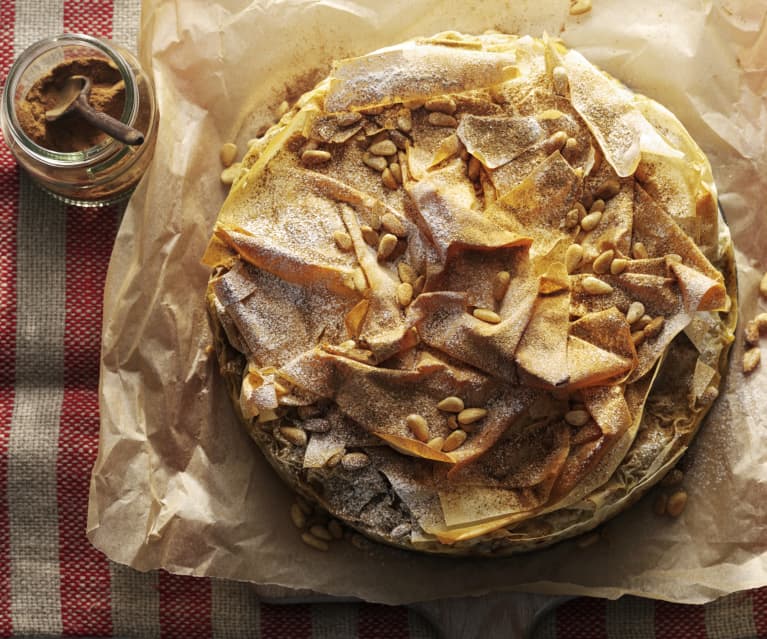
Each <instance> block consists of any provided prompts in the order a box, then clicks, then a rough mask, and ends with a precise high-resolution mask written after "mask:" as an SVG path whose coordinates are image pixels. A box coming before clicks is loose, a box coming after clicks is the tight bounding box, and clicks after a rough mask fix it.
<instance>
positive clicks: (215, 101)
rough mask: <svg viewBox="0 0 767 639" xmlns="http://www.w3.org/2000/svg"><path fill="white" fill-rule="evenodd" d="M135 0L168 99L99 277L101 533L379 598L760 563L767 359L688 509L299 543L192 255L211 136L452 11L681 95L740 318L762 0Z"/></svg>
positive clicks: (762, 119) (647, 589) (715, 571)
mask: <svg viewBox="0 0 767 639" xmlns="http://www.w3.org/2000/svg"><path fill="white" fill-rule="evenodd" d="M593 3H594V7H593V10H592V11H591V12H590V13H588V14H585V15H582V16H578V17H573V16H570V15H569V13H568V0H549V1H541V2H533V1H532V0H528V1H526V2H506V1H505V0H504V1H501V0H485V1H484V2H482V3H479V4H477V3H456V2H447V1H445V2H435V1H434V0H407V1H406V2H405V1H402V0H389V2H386V3H381V2H377V1H376V0H357V1H353V0H285V1H281V2H276V1H274V0H252V1H251V2H247V1H245V0H218V1H215V2H209V1H208V0H183V1H181V0H145V1H144V4H143V17H142V25H141V47H140V49H141V50H140V56H141V59H142V62H143V64H144V65H145V67H146V68H147V69H149V70H151V71H152V73H153V76H154V79H155V83H156V88H157V94H158V100H159V105H160V110H161V123H160V131H159V139H158V144H157V150H156V152H155V157H154V161H153V164H152V166H151V168H150V170H149V172H148V174H147V175H146V176H145V178H144V180H143V182H142V183H141V185H140V187H139V189H138V190H137V192H136V193H135V194H134V196H133V199H132V201H131V203H130V205H129V207H128V210H127V212H126V214H125V218H124V221H123V223H122V226H121V229H120V232H119V235H118V237H117V242H116V245H115V249H114V253H113V256H112V261H111V264H110V268H109V274H108V279H107V286H106V294H105V300H104V326H103V359H102V375H101V441H100V450H99V456H98V460H97V462H96V465H95V468H94V471H93V478H92V483H91V494H90V510H89V521H88V536H89V538H90V539H91V541H92V542H93V544H94V545H95V546H96V547H98V548H99V549H101V550H102V551H103V552H105V553H106V554H107V555H108V556H109V557H110V558H111V559H113V560H115V561H117V562H121V563H125V564H129V565H131V566H133V567H134V568H137V569H139V570H148V569H152V568H160V567H161V568H164V569H167V570H169V571H172V572H177V573H185V574H194V575H211V576H215V577H222V578H231V579H238V580H247V581H251V582H254V583H259V584H277V585H282V586H287V587H291V588H310V589H312V590H314V591H317V592H323V593H328V594H334V595H353V596H357V597H361V598H364V599H368V600H372V601H379V602H385V603H408V602H413V601H419V600H428V599H436V598H442V597H449V596H467V595H476V594H481V593H485V592H490V591H499V590H504V589H506V590H523V591H528V592H540V593H550V594H588V595H595V596H604V597H618V596H620V595H621V594H624V593H633V594H639V595H643V596H647V597H654V598H661V599H666V600H671V601H678V602H690V603H700V602H704V601H707V600H711V599H713V598H716V597H718V596H720V595H722V594H724V593H728V592H732V591H736V590H740V589H745V588H750V587H756V586H761V585H764V584H767V436H766V435H767V417H765V406H767V402H766V401H765V400H766V398H767V385H766V384H765V381H767V365H764V364H763V365H762V367H761V369H760V370H759V371H758V372H756V373H755V374H753V375H751V376H750V377H747V378H746V377H744V376H743V375H742V373H741V372H740V367H739V362H740V357H741V355H742V350H743V347H742V335H741V333H740V332H739V334H738V343H737V345H736V346H735V348H734V352H733V357H732V367H731V369H732V370H731V372H730V374H729V376H728V379H727V384H726V387H725V388H724V389H723V393H722V397H721V399H720V401H719V402H718V404H717V406H716V409H715V410H714V412H713V414H712V415H711V417H710V419H709V420H708V421H707V423H705V424H704V426H703V428H702V431H701V432H700V435H699V436H698V439H697V441H696V443H695V445H694V447H693V449H692V450H691V451H690V453H689V454H688V457H690V458H691V459H689V461H690V469H689V472H688V474H687V478H686V480H685V487H686V489H687V490H688V491H689V493H690V499H689V502H688V506H687V509H686V510H685V512H684V514H683V515H682V517H681V518H679V519H678V520H671V519H668V518H662V519H661V518H658V517H656V516H654V515H653V514H652V512H651V503H650V502H651V499H644V500H643V501H641V502H640V503H639V504H637V505H636V506H635V507H634V508H632V509H631V510H629V511H628V512H626V513H625V514H623V515H621V516H620V517H618V518H617V519H615V520H613V521H611V522H610V523H608V524H607V525H606V526H605V530H604V539H603V540H602V541H600V542H599V543H597V544H595V545H593V546H590V547H588V548H585V549H581V548H578V546H577V544H576V543H575V542H565V543H563V544H560V545H558V546H556V547H554V548H552V549H550V550H546V551H543V552H538V553H535V554H527V555H521V556H518V557H513V558H508V559H496V560H476V559H473V560H456V559H444V558H439V557H421V556H417V555H414V554H410V553H406V552H402V551H397V550H393V549H390V548H387V547H382V546H376V545H372V544H371V546H370V548H367V549H362V550H360V549H358V548H356V547H354V546H352V545H351V544H347V543H337V544H335V545H334V546H333V547H332V551H331V552H329V553H320V552H317V551H314V550H312V549H310V548H308V547H307V546H305V545H304V544H303V543H302V542H301V540H300V538H299V535H298V534H297V533H296V530H295V528H294V527H293V524H292V523H291V521H290V517H289V514H288V508H289V505H290V503H291V501H292V499H291V496H290V493H289V491H288V490H287V489H286V488H285V487H284V486H283V485H282V484H281V482H280V481H279V480H278V479H277V477H276V475H275V474H274V473H273V472H272V471H271V469H270V468H269V467H268V465H267V463H266V462H265V461H264V459H263V458H262V457H261V456H260V453H259V452H258V450H257V449H256V447H255V445H253V444H252V443H251V442H250V440H249V438H248V436H247V435H246V434H245V432H244V430H243V429H242V428H241V427H240V426H239V424H238V423H237V422H236V420H235V418H234V414H233V412H232V410H231V409H230V406H229V400H228V398H227V396H226V394H225V392H224V389H223V385H222V384H221V382H220V380H219V379H218V377H217V373H216V370H215V369H216V364H215V359H214V356H213V354H212V352H211V348H210V344H211V335H210V330H209V327H208V323H207V318H206V314H205V309H204V291H205V284H206V280H207V277H208V273H207V270H206V269H205V268H204V267H202V266H201V265H200V263H199V260H200V257H201V255H202V253H203V250H204V248H205V246H206V243H207V241H208V237H209V234H210V232H211V229H212V225H213V222H214V220H215V218H216V214H217V212H218V208H219V206H220V204H221V203H222V201H223V199H224V196H225V188H224V187H223V186H222V185H221V184H220V182H219V173H220V171H221V166H220V164H219V159H218V149H219V146H220V145H221V144H222V143H223V142H226V141H230V140H236V141H237V142H238V144H239V147H240V151H241V152H242V151H244V150H245V145H246V140H247V139H248V138H250V137H253V136H254V134H255V133H256V131H257V130H258V129H259V128H260V127H262V126H264V125H265V124H268V123H270V122H271V121H272V119H273V117H274V110H275V108H276V106H277V105H278V104H279V103H280V102H281V101H282V100H284V99H288V100H290V99H293V98H295V97H297V95H298V94H300V92H302V91H303V90H305V89H307V88H309V87H310V85H311V83H312V82H313V81H314V80H316V79H319V78H321V77H323V76H324V75H326V73H327V71H328V70H329V67H330V62H331V60H332V59H333V58H338V57H346V56H352V55H356V54H361V53H364V52H367V51H370V50H373V49H376V48H378V47H381V46H385V45H387V44H392V43H396V42H399V41H402V40H404V39H407V38H409V37H414V36H417V35H431V34H433V33H436V32H439V31H442V30H449V29H455V30H461V31H464V32H481V31H484V30H486V29H490V28H494V29H500V30H503V31H508V32H516V33H530V34H532V35H541V34H542V33H543V32H544V31H545V32H547V33H549V34H550V35H554V36H559V37H561V38H562V39H563V40H564V42H565V44H567V45H568V46H570V47H572V48H576V49H578V50H580V51H581V52H582V53H583V54H584V55H585V56H586V57H587V58H589V59H590V60H592V61H593V62H595V63H596V64H597V65H599V66H601V67H602V68H603V69H605V70H607V71H609V72H610V73H612V74H613V75H614V76H616V77H618V78H620V79H621V80H623V81H624V82H625V83H626V84H628V85H629V86H631V87H632V88H634V89H635V90H637V91H640V92H643V93H645V94H647V95H649V96H651V97H653V98H655V99H657V100H659V101H660V102H661V103H663V104H665V105H666V106H667V107H669V108H670V109H671V110H672V111H674V112H675V113H676V114H677V115H678V116H679V118H680V119H681V120H682V121H683V123H684V124H685V125H686V126H687V127H688V129H689V130H690V132H691V133H692V135H693V136H694V137H695V138H696V139H697V141H698V142H699V144H700V145H701V146H702V147H703V149H704V151H706V152H707V153H708V155H709V157H710V159H711V163H712V165H713V168H714V174H715V177H716V179H717V184H718V187H719V190H720V193H721V203H722V206H723V207H724V210H725V213H726V217H727V220H728V221H729V224H730V227H731V229H732V232H733V236H734V240H735V245H736V247H737V256H738V265H739V277H740V304H741V310H742V314H743V317H745V318H749V317H753V315H754V314H755V313H756V312H758V311H759V310H762V311H763V310H765V307H766V306H767V304H766V303H765V301H764V300H760V299H759V297H758V293H757V286H758V280H759V277H760V274H761V272H763V271H764V270H765V269H766V268H767V224H765V219H766V218H765V202H766V201H767V136H765V131H767V100H766V99H765V94H767V25H766V24H765V13H766V12H767V4H765V3H764V2H753V1H751V0H715V1H711V0H708V1H706V2H700V1H699V0H680V1H677V2H673V3H669V2H667V1H666V0H643V1H642V2H626V1H625V0H593Z"/></svg>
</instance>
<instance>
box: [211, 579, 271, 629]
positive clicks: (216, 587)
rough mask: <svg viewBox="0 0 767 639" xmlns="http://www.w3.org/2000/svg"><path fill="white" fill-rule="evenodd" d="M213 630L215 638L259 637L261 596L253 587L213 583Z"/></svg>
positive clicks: (221, 582)
mask: <svg viewBox="0 0 767 639" xmlns="http://www.w3.org/2000/svg"><path fill="white" fill-rule="evenodd" d="M210 607H211V615H210V617H211V619H210V621H211V627H212V630H213V637H214V639H230V638H233V637H245V636H247V637H258V636H260V633H259V632H258V628H259V625H260V616H259V605H258V596H257V595H256V592H255V589H254V588H253V586H251V585H250V584H245V583H240V582H234V581H222V580H220V579H213V580H212V581H211V606H210Z"/></svg>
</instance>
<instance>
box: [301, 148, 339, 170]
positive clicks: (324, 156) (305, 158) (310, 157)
mask: <svg viewBox="0 0 767 639" xmlns="http://www.w3.org/2000/svg"><path fill="white" fill-rule="evenodd" d="M331 157H332V156H331V155H330V152H328V151H321V150H319V149H308V150H306V151H304V152H303V153H302V154H301V162H302V163H303V164H304V165H305V166H316V165H318V164H325V163H326V162H329V161H330V158H331Z"/></svg>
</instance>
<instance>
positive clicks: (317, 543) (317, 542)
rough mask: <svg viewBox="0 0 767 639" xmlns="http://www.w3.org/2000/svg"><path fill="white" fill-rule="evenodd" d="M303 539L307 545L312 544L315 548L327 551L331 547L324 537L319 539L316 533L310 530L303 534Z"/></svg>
mask: <svg viewBox="0 0 767 639" xmlns="http://www.w3.org/2000/svg"><path fill="white" fill-rule="evenodd" d="M301 540H302V541H303V542H304V543H305V544H306V545H307V546H311V547H312V548H314V549H315V550H321V551H322V552H326V551H327V550H328V548H329V546H328V544H327V542H326V541H322V539H317V538H316V537H315V536H314V535H312V534H311V533H308V532H305V533H304V534H303V535H301Z"/></svg>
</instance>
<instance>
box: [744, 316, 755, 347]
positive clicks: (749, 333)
mask: <svg viewBox="0 0 767 639" xmlns="http://www.w3.org/2000/svg"><path fill="white" fill-rule="evenodd" d="M743 339H744V340H745V341H746V344H747V345H748V346H756V345H757V344H758V343H759V325H758V324H757V323H756V320H749V321H748V323H747V324H746V328H745V329H744V330H743Z"/></svg>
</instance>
